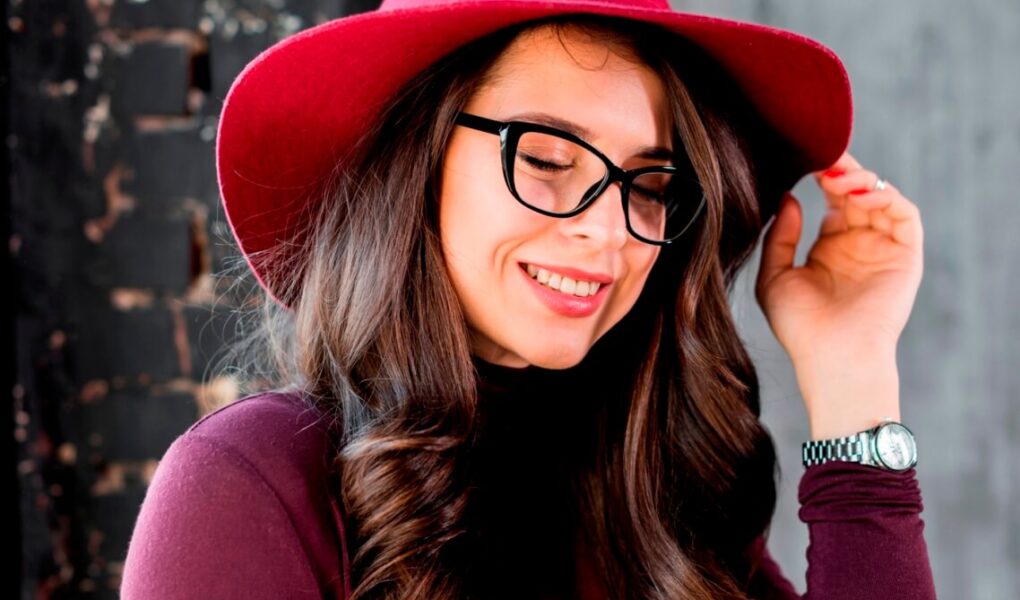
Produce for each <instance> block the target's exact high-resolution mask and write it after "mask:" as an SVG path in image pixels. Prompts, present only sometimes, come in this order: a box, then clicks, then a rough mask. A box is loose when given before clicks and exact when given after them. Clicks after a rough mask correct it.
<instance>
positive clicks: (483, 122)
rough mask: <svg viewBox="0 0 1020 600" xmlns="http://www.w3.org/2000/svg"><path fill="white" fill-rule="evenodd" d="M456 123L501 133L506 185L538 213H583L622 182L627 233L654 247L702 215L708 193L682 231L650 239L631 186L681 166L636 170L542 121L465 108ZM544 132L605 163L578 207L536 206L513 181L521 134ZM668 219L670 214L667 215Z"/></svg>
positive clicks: (559, 215) (665, 243) (564, 215)
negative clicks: (633, 219) (634, 221)
mask: <svg viewBox="0 0 1020 600" xmlns="http://www.w3.org/2000/svg"><path fill="white" fill-rule="evenodd" d="M454 123H456V124H457V125H463V126H465V127H468V128H470V129H474V130H476V131H482V132H485V133H491V134H494V135H498V136H499V150H500V159H501V161H502V163H503V164H502V166H503V180H504V182H505V183H506V186H507V188H508V189H509V190H510V193H511V194H512V195H513V197H514V198H515V199H516V200H517V201H518V202H519V203H521V204H522V205H524V206H525V207H526V208H529V209H531V210H533V211H535V212H537V213H541V214H543V215H546V216H549V217H555V218H560V219H566V218H569V217H573V216H576V215H579V214H581V213H582V212H584V211H585V210H587V209H588V208H589V207H590V206H591V205H592V204H594V203H595V201H596V200H597V199H598V198H599V196H601V195H602V192H604V191H605V190H606V188H608V187H609V186H610V185H611V184H612V183H614V182H616V181H619V182H620V183H621V184H622V185H621V186H620V203H621V204H622V205H623V216H624V221H625V223H626V225H627V232H628V233H630V235H632V236H634V237H635V238H636V239H637V240H638V241H641V242H644V243H646V244H652V245H654V246H668V245H669V244H672V243H673V242H675V241H676V240H678V239H680V237H681V236H683V234H684V233H686V232H687V230H688V229H689V228H690V227H691V225H693V224H694V223H695V222H696V221H697V220H698V217H699V216H700V214H701V211H702V210H703V209H704V207H705V194H704V193H702V195H701V202H700V204H699V205H698V209H697V210H696V211H695V212H694V215H693V216H692V217H691V220H690V222H689V223H688V224H687V225H686V226H685V227H684V228H683V230H682V231H681V232H680V233H678V234H676V235H674V236H673V237H671V238H669V239H665V240H651V239H648V238H646V237H644V236H642V235H640V234H639V233H637V232H636V231H634V227H633V226H632V225H631V223H630V186H631V183H632V182H633V181H634V179H635V178H636V177H638V176H639V175H644V174H645V173H671V174H675V173H680V169H679V168H677V167H675V166H673V165H655V166H648V167H639V168H637V169H624V168H622V167H619V166H617V165H616V164H615V163H613V161H611V160H610V159H609V157H607V156H606V155H605V154H603V153H602V152H601V151H600V150H599V149H598V148H596V147H595V146H592V145H591V144H589V143H588V142H587V141H585V140H584V139H582V138H580V137H578V136H576V135H574V134H572V133H570V132H569V131H563V130H562V129H558V128H556V127H552V126H550V125H545V124H542V123H531V122H529V121H498V120H496V119H490V118H488V117H483V116H481V115H476V114H472V113H469V112H465V111H459V112H458V113H457V116H456V117H454ZM531 132H536V133H545V134H549V135H553V136H555V137H559V138H562V139H565V140H567V141H569V142H573V143H575V144H577V145H579V146H581V147H582V148H584V149H586V150H588V151H589V152H591V153H592V154H594V155H595V156H596V157H598V158H599V159H600V160H601V161H602V162H603V163H605V165H606V175H605V177H603V178H602V181H601V182H600V183H599V184H598V187H597V188H596V189H595V191H594V192H591V194H590V196H588V197H587V198H584V199H582V201H581V203H580V204H578V205H577V206H576V207H574V208H572V209H570V210H569V211H567V212H565V213H557V212H550V211H547V210H544V209H541V208H538V207H537V206H533V205H531V204H529V203H527V202H525V201H524V199H523V198H521V196H520V194H519V193H518V192H517V186H516V185H515V183H514V177H513V170H512V168H511V167H512V163H513V161H514V160H515V159H516V156H515V155H516V150H517V144H518V142H520V139H521V136H522V135H524V134H525V133H531ZM667 218H668V217H667Z"/></svg>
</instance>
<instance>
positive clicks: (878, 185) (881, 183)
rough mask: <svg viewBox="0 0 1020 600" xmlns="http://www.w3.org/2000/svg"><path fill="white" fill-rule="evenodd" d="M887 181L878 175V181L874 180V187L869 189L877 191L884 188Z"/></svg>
mask: <svg viewBox="0 0 1020 600" xmlns="http://www.w3.org/2000/svg"><path fill="white" fill-rule="evenodd" d="M887 183H888V182H886V180H885V179H882V178H881V177H879V178H878V181H876V182H875V187H873V188H871V191H873V192H878V191H881V190H884V189H885V188H886V185H887Z"/></svg>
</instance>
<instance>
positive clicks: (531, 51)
mask: <svg viewBox="0 0 1020 600" xmlns="http://www.w3.org/2000/svg"><path fill="white" fill-rule="evenodd" d="M572 31H573V30H565V31H562V34H561V35H560V36H557V32H556V31H555V30H554V29H553V28H551V27H548V26H547V27H543V28H541V29H536V30H531V31H528V32H526V33H525V34H524V35H520V36H518V37H517V38H516V39H515V40H514V41H513V42H512V43H511V44H510V46H508V47H507V49H506V50H505V51H504V52H503V54H501V55H500V57H499V58H498V59H497V60H496V62H495V63H494V64H493V66H492V68H491V71H490V74H489V77H487V80H486V84H485V86H483V87H481V88H479V89H478V91H477V92H476V93H475V95H474V96H473V97H472V98H471V100H469V102H468V106H467V107H466V109H467V110H469V111H476V112H479V113H481V114H483V115H486V116H489V117H493V118H500V119H509V118H512V117H513V116H514V115H518V114H522V113H546V114H549V115H553V116H556V117H559V118H561V119H564V120H569V121H570V122H573V123H577V124H578V125H579V126H581V127H583V128H585V129H587V130H590V132H591V137H590V138H589V139H588V141H589V142H592V143H598V142H599V141H600V138H606V137H612V138H613V139H614V141H616V142H620V143H624V144H633V145H642V146H644V145H668V142H669V133H670V118H669V117H670V114H669V107H668V104H667V102H666V94H665V86H664V85H663V83H662V80H661V78H660V77H659V75H658V74H657V73H656V72H655V71H654V70H653V69H651V68H650V67H649V66H647V65H645V64H644V63H640V62H635V60H634V59H633V58H632V57H630V56H627V54H630V53H622V52H621V50H620V48H619V47H616V45H613V46H610V45H607V44H606V43H604V42H601V41H598V40H594V41H593V40H591V39H590V38H588V37H587V36H586V35H585V34H583V33H574V32H572ZM582 137H586V138H587V137H588V136H582Z"/></svg>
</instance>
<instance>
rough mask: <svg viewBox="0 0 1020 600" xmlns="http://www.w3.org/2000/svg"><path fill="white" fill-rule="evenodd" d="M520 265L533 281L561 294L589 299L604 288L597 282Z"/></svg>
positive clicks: (528, 265)
mask: <svg viewBox="0 0 1020 600" xmlns="http://www.w3.org/2000/svg"><path fill="white" fill-rule="evenodd" d="M520 265H521V268H522V269H524V270H525V271H527V273H528V275H529V276H530V277H531V278H532V279H534V280H535V281H537V282H538V283H540V284H541V285H544V286H545V287H548V288H551V289H554V290H556V291H557V292H560V293H561V294H566V295H569V296H577V297H580V298H587V297H588V296H594V295H595V294H596V293H597V292H598V291H599V287H601V286H602V284H601V283H599V282H597V281H584V280H579V279H573V278H571V277H566V276H564V275H561V274H559V273H556V272H553V271H549V270H548V269H544V268H542V267H536V266H534V265H530V264H527V263H520Z"/></svg>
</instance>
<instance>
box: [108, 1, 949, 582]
mask: <svg viewBox="0 0 1020 600" xmlns="http://www.w3.org/2000/svg"><path fill="white" fill-rule="evenodd" d="M639 4H641V3H638V2H634V3H632V4H630V5H627V4H624V3H621V4H619V5H608V4H598V3H582V2H565V3H558V4H551V3H542V4H537V3H534V4H533V3H529V2H523V3H506V2H495V1H494V2H489V3H474V4H458V3H449V4H431V3H421V4H418V3H414V4H411V3H403V5H398V4H397V3H391V4H390V5H388V6H386V5H384V7H383V9H381V10H380V11H377V12H375V13H370V14H368V15H359V16H357V17H349V18H347V19H341V20H339V21H337V22H334V23H331V24H327V25H325V26H322V27H321V28H316V29H313V30H310V31H309V32H305V33H304V34H301V35H299V36H295V38H291V40H288V41H287V42H285V43H283V44H281V45H280V46H277V47H276V48H274V50H272V51H270V52H267V53H266V54H264V55H263V56H260V57H259V58H258V59H256V61H254V62H253V63H252V65H249V67H248V68H247V69H246V70H245V72H244V73H242V74H241V76H240V77H239V78H238V81H237V82H235V85H234V88H233V89H232V90H231V95H230V96H229V97H228V99H227V103H226V105H225V107H224V114H223V117H222V121H221V126H220V137H219V138H218V144H219V146H218V167H219V172H220V182H221V190H222V192H223V196H224V202H225V206H226V210H227V214H228V217H229V218H230V221H231V225H232V227H233V231H234V234H235V236H236V237H237V239H238V242H239V244H240V246H241V249H242V251H243V252H244V254H245V256H246V258H247V260H248V263H249V265H250V266H251V268H252V271H253V272H254V273H255V275H256V277H257V278H258V280H259V281H260V283H262V285H263V286H264V287H265V289H266V290H267V292H268V293H269V294H270V295H271V298H272V300H273V301H275V302H276V303H277V304H278V305H279V307H285V308H280V310H278V311H277V312H276V314H275V316H273V317H272V318H271V319H270V322H269V323H268V325H269V327H268V330H269V331H270V333H271V336H270V339H271V340H275V341H276V342H277V344H276V350H277V352H278V354H277V358H278V362H279V364H280V366H281V372H282V375H281V376H280V379H279V380H278V381H276V382H275V385H274V387H275V388H276V389H275V390H274V391H270V392H264V393H259V394H253V395H249V396H247V397H246V398H244V399H242V400H240V401H238V402H235V403H233V404H231V405H228V406H226V407H224V408H222V409H220V410H217V411H215V412H213V413H211V414H209V415H206V416H205V417H204V418H203V419H201V420H200V421H199V422H198V423H196V424H195V425H194V426H192V427H191V428H189V430H188V431H187V432H186V433H185V434H183V435H182V436H181V437H180V438H178V440H176V441H175V442H174V444H173V446H171V448H170V449H169V450H168V451H167V454H166V455H165V456H164V459H163V461H162V462H161V463H160V466H159V468H158V470H157V472H156V474H155V476H154V479H153V481H152V483H151V486H150V489H149V492H148V495H147V497H146V500H145V503H144V504H143V506H142V509H141V513H140V515H139V518H138V523H137V524H136V529H135V532H134V535H133V537H132V540H131V546H130V548H129V552H128V557H127V562H126V565H125V572H124V583H123V588H122V593H123V594H124V596H125V597H129V598H131V597H145V598H154V597H193V596H202V597H233V596H237V597H245V598H251V597H266V598H279V597H323V596H325V597H351V598H429V599H433V598H503V597H506V598H642V599H644V598H663V599H664V598H799V597H801V596H800V595H799V594H798V593H797V592H796V591H795V590H794V588H793V586H792V585H790V583H789V581H788V580H787V579H786V578H785V577H784V576H783V575H782V573H781V571H780V569H779V567H778V565H776V564H775V562H774V561H772V559H771V558H770V557H769V554H768V552H767V550H766V548H765V546H766V540H767V537H766V536H767V530H768V526H769V522H770V520H771V516H772V513H773V510H774V508H775V499H776V483H775V471H776V468H777V465H776V458H775V452H774V448H773V445H772V440H771V437H770V435H769V433H768V431H767V430H766V429H765V428H764V427H763V426H762V424H761V423H760V421H759V419H758V416H759V398H758V382H757V378H756V375H755V370H754V367H753V364H752V363H751V361H750V360H749V358H748V356H747V354H746V352H745V350H744V348H743V345H742V344H741V343H740V340H739V337H738V334H737V332H736V329H735V327H734V323H733V320H732V318H731V316H730V313H729V310H728V300H727V292H728V291H729V289H730V287H731V284H732V282H733V280H734V278H735V277H736V275H737V272H738V270H739V268H740V267H741V266H742V265H743V264H745V262H746V260H747V258H748V257H749V256H750V255H751V253H752V252H753V248H754V245H755V244H756V243H757V239H758V236H759V234H760V233H761V232H762V230H763V229H764V226H765V224H766V222H767V221H768V219H769V217H771V216H772V214H773V213H775V219H774V220H772V221H771V225H769V227H768V231H767V232H766V234H765V236H764V239H763V249H762V258H761V265H760V270H759V276H758V282H757V288H756V293H757V299H758V301H759V302H760V304H761V306H762V308H763V310H764V311H765V314H766V316H767V318H768V320H769V323H770V325H771V326H772V328H773V331H774V332H775V333H776V335H777V337H778V339H779V341H780V342H781V343H782V345H783V347H784V348H785V349H786V350H787V351H788V352H789V354H790V356H791V358H792V360H793V364H794V366H795V368H796V372H797V377H798V382H799V383H800V386H801V389H802V392H803V396H804V400H805V404H806V409H807V412H808V417H809V422H810V424H811V431H812V440H813V441H812V443H810V444H806V445H805V449H804V451H805V464H808V465H810V466H808V468H807V470H806V471H805V473H804V476H803V478H802V480H801V484H800V489H799V492H800V499H801V502H802V503H803V507H802V509H801V513H800V515H801V518H802V519H804V520H805V521H806V522H808V523H809V526H810V528H811V535H812V544H811V546H810V547H809V549H808V558H809V561H810V569H809V572H808V586H809V589H808V591H807V593H806V595H805V596H804V597H811V598H841V597H855V598H859V597H879V596H881V597H896V598H908V597H911V598H933V597H934V589H933V585H932V578H931V572H930V567H929V563H928V557H927V550H926V546H925V543H924V539H923V537H922V522H921V520H920V517H919V513H920V510H921V499H920V491H919V488H918V486H917V481H916V476H915V472H914V470H913V468H912V467H913V464H914V463H915V461H916V457H915V456H901V457H900V460H898V461H897V460H896V456H895V454H896V453H897V452H901V453H902V452H908V453H910V452H913V447H912V446H911V445H910V442H911V441H912V438H911V437H910V436H909V431H908V430H906V429H905V428H903V427H902V426H899V428H898V429H897V428H896V427H894V425H896V424H895V423H892V424H889V423H882V431H883V432H886V434H883V435H881V436H879V439H881V440H883V445H881V446H879V447H877V451H878V452H879V453H880V454H881V456H879V457H875V460H874V461H873V462H875V464H874V465H869V464H860V463H855V462H852V461H851V460H849V459H850V455H849V454H848V452H852V451H853V450H854V448H846V447H842V446H840V447H839V449H838V450H837V451H836V452H832V451H824V452H821V453H816V452H815V446H817V445H820V444H821V443H822V442H823V440H826V439H837V442H835V443H844V442H846V441H848V440H845V439H839V438H844V437H845V436H850V435H852V434H855V433H856V432H860V431H866V430H869V429H871V428H873V427H875V426H877V425H879V421H880V419H881V418H883V417H887V416H888V417H892V418H893V419H895V420H898V418H899V398H898V389H897V386H898V382H897V377H896V366H895V346H896V341H897V339H898V336H899V334H900V332H901V330H902V328H903V326H904V325H905V322H906V319H907V317H908V315H909V312H910V308H911V305H912V304H913V300H914V297H915V294H916V291H917V287H918V285H919V282H920V278H921V266H922V253H921V247H922V229H921V224H920V218H919V215H918V212H917V209H916V207H915V206H914V205H913V204H911V203H910V202H909V201H908V200H907V199H906V198H904V197H903V196H902V195H900V194H899V193H898V192H897V191H896V189H895V188H894V187H893V186H891V185H889V184H887V183H885V182H884V181H882V180H881V179H878V178H877V176H876V174H875V173H873V172H871V171H868V170H866V169H864V168H863V167H862V166H861V165H860V164H859V163H857V162H856V160H854V159H853V158H852V157H851V156H850V155H849V154H846V153H843V154H842V155H841V156H840V154H839V153H840V152H841V150H842V149H843V148H845V144H846V142H847V138H848V135H849V119H850V105H849V95H848V88H847V87H846V80H845V72H843V71H842V67H841V66H840V65H839V63H838V61H837V59H835V57H834V56H833V55H831V53H829V52H827V51H825V50H824V49H823V48H822V47H820V46H818V45H816V44H814V43H813V42H810V41H809V40H805V39H803V38H795V37H791V35H792V34H785V33H781V32H778V30H768V29H766V28H761V27H757V26H749V25H744V24H739V23H736V22H730V21H721V20H715V19H708V18H703V17H694V16H690V15H681V14H680V13H674V12H672V11H670V10H669V9H668V7H666V6H665V5H658V4H654V5H645V6H641V5H639ZM579 12H586V13H592V14H590V15H588V16H581V15H578V14H569V15H568V14H566V13H579ZM620 17H629V18H630V19H631V20H624V19H622V18H620ZM678 33H682V34H683V35H677V34H678ZM366 44H367V45H366ZM394 45H396V46H394ZM354 49H357V57H355V56H354ZM748 49H753V50H754V52H749V51H748ZM780 59H782V60H783V62H782V63H778V62H776V61H778V60H780ZM768 65H773V70H774V74H773V78H772V79H767V78H766V79H762V78H760V73H761V69H762V68H763V67H767V66H768ZM756 77H758V79H755V78H756ZM754 81H759V82H761V85H759V86H757V87H756V86H754V85H753V83H754ZM784 92H785V95H783V96H782V97H781V96H780V95H781V94H783V93H784ZM833 159H835V160H833ZM823 167H830V168H828V169H826V170H825V171H821V169H822V168H823ZM813 171H814V172H815V178H816V180H817V181H818V183H819V185H820V186H821V187H822V189H823V191H824V194H825V197H826V200H827V202H828V203H829V206H830V210H829V212H828V213H827V214H826V216H825V218H824V220H823V223H822V226H821V227H822V229H821V234H822V235H821V236H820V238H819V240H818V242H817V243H816V244H815V245H814V246H813V247H812V248H811V252H810V255H809V260H808V262H807V264H805V265H803V266H800V267H795V266H794V265H793V260H794V253H795V249H796V246H797V242H798V240H799V237H800V231H801V226H802V224H801V213H800V208H799V205H798V203H797V201H796V200H795V199H794V198H793V197H792V196H791V195H789V194H788V193H785V192H786V190H789V189H790V187H791V186H792V184H793V183H795V182H796V180H797V179H799V178H800V176H802V175H804V174H806V173H808V172H813ZM780 199H781V202H779V200H780ZM271 312H272V311H271ZM889 432H892V434H891V435H888V433H889ZM872 433H875V430H873V431H872ZM887 437H888V438H889V439H890V440H892V441H891V442H887V441H886V438H887ZM856 450H858V451H860V448H856ZM832 458H835V459H836V460H831V459H832ZM866 458H870V457H866ZM816 462H818V463H819V464H814V463H816Z"/></svg>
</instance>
